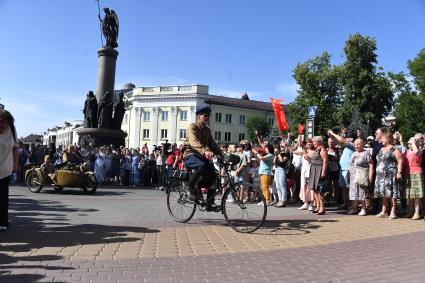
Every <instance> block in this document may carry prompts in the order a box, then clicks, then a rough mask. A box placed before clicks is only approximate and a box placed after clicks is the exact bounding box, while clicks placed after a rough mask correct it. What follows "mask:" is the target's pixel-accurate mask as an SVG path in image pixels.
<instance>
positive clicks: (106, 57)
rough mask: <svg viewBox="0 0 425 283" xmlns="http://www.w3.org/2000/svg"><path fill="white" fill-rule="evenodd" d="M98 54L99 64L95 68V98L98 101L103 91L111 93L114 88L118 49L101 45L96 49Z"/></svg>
mask: <svg viewBox="0 0 425 283" xmlns="http://www.w3.org/2000/svg"><path fill="white" fill-rule="evenodd" d="M97 53H98V54H99V66H98V69H97V84H96V99H97V103H99V101H100V99H101V98H102V96H103V95H104V94H105V92H107V91H109V92H110V93H111V94H112V95H113V94H114V90H115V88H114V87H115V68H116V62H117V57H118V51H116V50H115V49H113V48H110V47H103V48H101V49H99V51H97Z"/></svg>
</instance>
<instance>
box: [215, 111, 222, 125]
mask: <svg viewBox="0 0 425 283" xmlns="http://www.w3.org/2000/svg"><path fill="white" fill-rule="evenodd" d="M215 121H216V122H217V123H221V113H215Z"/></svg>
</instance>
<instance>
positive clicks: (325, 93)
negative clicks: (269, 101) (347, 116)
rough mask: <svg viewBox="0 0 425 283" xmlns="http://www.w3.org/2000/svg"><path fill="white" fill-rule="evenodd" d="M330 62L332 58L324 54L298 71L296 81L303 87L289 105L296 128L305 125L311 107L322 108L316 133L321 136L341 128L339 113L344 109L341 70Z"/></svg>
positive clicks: (317, 115) (318, 112)
mask: <svg viewBox="0 0 425 283" xmlns="http://www.w3.org/2000/svg"><path fill="white" fill-rule="evenodd" d="M330 59H331V56H330V55H329V54H328V53H327V52H324V53H322V54H321V55H319V56H317V57H315V58H313V59H310V60H307V61H306V62H304V63H301V64H298V65H297V66H296V67H295V70H294V79H295V80H296V82H297V84H298V85H299V94H298V96H297V97H296V99H295V101H294V102H293V103H291V104H289V113H290V116H291V119H292V120H293V121H294V122H295V123H296V124H299V123H305V121H306V119H307V108H308V107H309V106H317V107H318V110H317V113H316V117H315V132H316V134H319V135H320V134H322V135H323V134H325V133H326V131H327V130H328V129H329V128H332V127H334V126H335V125H337V124H338V120H337V119H338V116H337V113H338V109H339V107H340V106H341V94H342V85H341V81H340V68H339V67H337V66H334V65H331V64H330Z"/></svg>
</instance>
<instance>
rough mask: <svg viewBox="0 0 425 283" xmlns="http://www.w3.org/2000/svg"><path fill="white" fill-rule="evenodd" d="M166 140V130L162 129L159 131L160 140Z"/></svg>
mask: <svg viewBox="0 0 425 283" xmlns="http://www.w3.org/2000/svg"><path fill="white" fill-rule="evenodd" d="M166 138H167V129H162V130H161V139H166Z"/></svg>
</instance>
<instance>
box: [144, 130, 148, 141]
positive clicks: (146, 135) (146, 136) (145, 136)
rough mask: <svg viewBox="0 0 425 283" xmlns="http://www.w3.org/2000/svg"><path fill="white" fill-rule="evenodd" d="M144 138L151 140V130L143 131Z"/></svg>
mask: <svg viewBox="0 0 425 283" xmlns="http://www.w3.org/2000/svg"><path fill="white" fill-rule="evenodd" d="M143 138H144V139H148V138H149V129H143Z"/></svg>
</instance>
